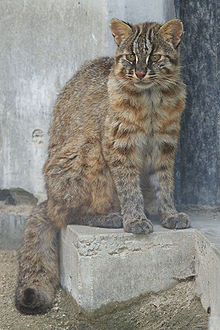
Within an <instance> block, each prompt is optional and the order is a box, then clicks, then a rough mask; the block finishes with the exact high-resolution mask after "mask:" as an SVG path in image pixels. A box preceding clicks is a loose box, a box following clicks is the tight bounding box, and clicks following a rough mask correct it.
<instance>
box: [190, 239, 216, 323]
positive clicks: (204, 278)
mask: <svg viewBox="0 0 220 330" xmlns="http://www.w3.org/2000/svg"><path fill="white" fill-rule="evenodd" d="M195 250H196V255H195V260H196V263H195V273H196V293H197V295H198V296H199V297H200V298H201V302H202V305H203V306H204V308H205V309H206V310H207V309H208V308H209V310H210V312H211V317H215V319H213V324H215V323H216V321H217V320H218V318H219V319H220V281H219V279H220V250H219V249H217V248H216V247H215V245H214V244H211V243H210V242H209V241H208V240H207V239H206V238H205V237H204V236H203V235H202V234H201V233H200V232H197V235H196V237H195Z"/></svg>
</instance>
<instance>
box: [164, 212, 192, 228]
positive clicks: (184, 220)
mask: <svg viewBox="0 0 220 330" xmlns="http://www.w3.org/2000/svg"><path fill="white" fill-rule="evenodd" d="M161 224H162V226H163V227H165V228H169V229H185V228H189V227H190V220H189V217H188V215H187V214H185V213H182V212H181V213H175V214H170V215H167V216H166V217H164V218H162V220H161Z"/></svg>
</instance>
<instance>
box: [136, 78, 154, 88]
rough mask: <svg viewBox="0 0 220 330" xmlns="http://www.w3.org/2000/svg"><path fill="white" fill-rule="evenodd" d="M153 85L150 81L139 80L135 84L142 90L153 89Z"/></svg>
mask: <svg viewBox="0 0 220 330" xmlns="http://www.w3.org/2000/svg"><path fill="white" fill-rule="evenodd" d="M153 85H154V82H153V81H149V80H139V81H135V82H134V86H135V87H138V88H141V89H147V88H151V87H152V86H153Z"/></svg>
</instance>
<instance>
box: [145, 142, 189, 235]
mask: <svg viewBox="0 0 220 330" xmlns="http://www.w3.org/2000/svg"><path fill="white" fill-rule="evenodd" d="M175 153H176V146H175V145H173V144H168V143H164V144H163V145H162V146H161V148H160V152H159V157H158V159H157V161H156V164H155V167H154V169H153V170H152V171H151V173H150V183H151V185H152V186H153V188H154V190H155V194H156V198H157V202H158V211H159V215H160V219H161V224H162V226H163V227H166V228H169V229H184V228H188V227H190V220H189V217H188V215H187V214H185V213H183V212H178V211H177V210H176V208H175V206H174V196H173V195H174V194H173V192H174V161H175Z"/></svg>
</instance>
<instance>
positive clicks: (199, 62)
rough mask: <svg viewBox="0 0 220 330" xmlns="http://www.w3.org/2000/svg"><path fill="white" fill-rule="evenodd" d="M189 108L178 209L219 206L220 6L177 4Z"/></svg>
mask: <svg viewBox="0 0 220 330" xmlns="http://www.w3.org/2000/svg"><path fill="white" fill-rule="evenodd" d="M175 4H176V8H177V9H178V15H179V17H180V18H181V20H182V21H183V24H184V30H185V34H184V38H183V42H182V46H181V54H182V57H183V60H182V64H183V70H182V71H183V78H184V81H185V83H186V84H187V105H186V109H185V112H184V114H183V118H182V130H181V135H180V148H179V151H178V157H177V173H176V174H177V176H176V196H177V202H178V204H180V205H181V204H199V205H212V206H219V205H220V25H219V21H220V1H219V0H211V1H203V0H181V1H180V0H175Z"/></svg>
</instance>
